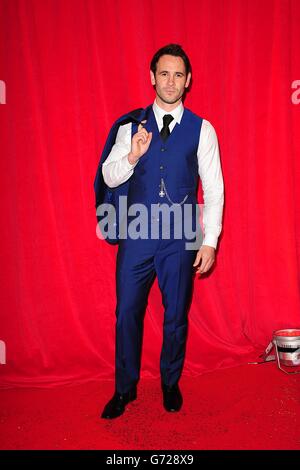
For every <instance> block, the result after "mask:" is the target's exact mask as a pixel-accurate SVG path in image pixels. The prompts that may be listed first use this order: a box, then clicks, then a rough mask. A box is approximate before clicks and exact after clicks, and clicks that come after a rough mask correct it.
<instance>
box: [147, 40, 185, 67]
mask: <svg viewBox="0 0 300 470" xmlns="http://www.w3.org/2000/svg"><path fill="white" fill-rule="evenodd" d="M166 54H167V55H173V56H175V57H181V58H182V60H183V62H184V65H185V71H186V74H188V73H189V72H191V70H192V68H191V63H190V60H189V58H188V56H187V55H186V53H185V52H184V50H183V49H182V47H181V46H180V45H179V44H168V45H167V46H164V47H161V48H160V49H159V50H158V51H157V52H156V53H155V54H154V56H153V58H152V60H151V64H150V70H152V72H153V73H154V75H155V72H156V66H157V62H158V61H159V59H160V58H161V56H163V55H166Z"/></svg>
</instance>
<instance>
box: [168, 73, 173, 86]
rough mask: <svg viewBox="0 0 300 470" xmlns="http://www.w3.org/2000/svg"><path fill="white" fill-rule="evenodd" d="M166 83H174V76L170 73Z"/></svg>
mask: <svg viewBox="0 0 300 470" xmlns="http://www.w3.org/2000/svg"><path fill="white" fill-rule="evenodd" d="M168 83H169V84H170V85H172V83H174V77H173V76H172V75H169V79H168Z"/></svg>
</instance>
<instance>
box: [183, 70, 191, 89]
mask: <svg viewBox="0 0 300 470" xmlns="http://www.w3.org/2000/svg"><path fill="white" fill-rule="evenodd" d="M191 78H192V74H191V72H189V73H188V76H187V79H186V82H185V85H184V86H185V88H187V87H188V86H189V84H190V81H191Z"/></svg>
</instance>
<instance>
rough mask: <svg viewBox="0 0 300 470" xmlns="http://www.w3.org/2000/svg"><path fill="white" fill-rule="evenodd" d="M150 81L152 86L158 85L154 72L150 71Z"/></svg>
mask: <svg viewBox="0 0 300 470" xmlns="http://www.w3.org/2000/svg"><path fill="white" fill-rule="evenodd" d="M150 80H151V85H156V81H155V75H154V73H153V72H152V70H150Z"/></svg>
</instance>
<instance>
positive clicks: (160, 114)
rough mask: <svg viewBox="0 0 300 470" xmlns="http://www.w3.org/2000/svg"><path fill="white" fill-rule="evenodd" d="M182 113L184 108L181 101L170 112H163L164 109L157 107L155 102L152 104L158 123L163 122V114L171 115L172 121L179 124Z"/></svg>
mask: <svg viewBox="0 0 300 470" xmlns="http://www.w3.org/2000/svg"><path fill="white" fill-rule="evenodd" d="M183 111H184V107H183V104H182V101H181V102H180V103H179V105H178V106H176V108H174V109H173V110H172V111H165V110H164V109H162V108H161V107H160V106H158V104H157V102H156V100H155V101H154V103H153V112H154V114H155V117H156V118H157V119H159V120H160V121H162V120H163V116H164V115H165V114H171V115H172V116H173V118H174V121H175V122H176V123H178V124H180V121H181V118H182V115H183Z"/></svg>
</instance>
